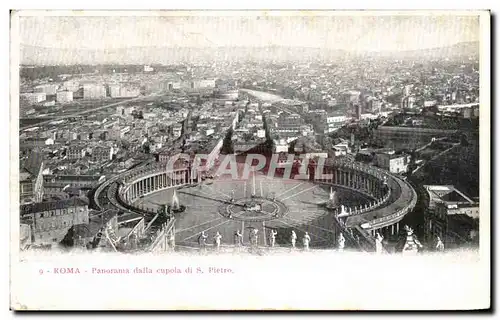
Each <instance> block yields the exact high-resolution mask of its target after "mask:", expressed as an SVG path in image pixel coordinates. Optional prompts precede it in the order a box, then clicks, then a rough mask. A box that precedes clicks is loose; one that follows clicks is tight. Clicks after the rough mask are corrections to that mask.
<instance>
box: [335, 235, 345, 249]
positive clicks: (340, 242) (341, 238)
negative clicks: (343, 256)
mask: <svg viewBox="0 0 500 320" xmlns="http://www.w3.org/2000/svg"><path fill="white" fill-rule="evenodd" d="M344 246H345V238H344V235H343V234H342V233H340V234H339V238H338V239H337V249H338V251H339V252H342V251H344Z"/></svg>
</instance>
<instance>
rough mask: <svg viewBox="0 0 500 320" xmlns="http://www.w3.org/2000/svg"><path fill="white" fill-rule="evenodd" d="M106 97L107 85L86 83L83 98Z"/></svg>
mask: <svg viewBox="0 0 500 320" xmlns="http://www.w3.org/2000/svg"><path fill="white" fill-rule="evenodd" d="M104 98H106V87H104V86H103V85H100V84H90V83H88V84H84V85H83V99H88V100H90V99H104Z"/></svg>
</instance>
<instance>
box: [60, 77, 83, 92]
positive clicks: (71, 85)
mask: <svg viewBox="0 0 500 320" xmlns="http://www.w3.org/2000/svg"><path fill="white" fill-rule="evenodd" d="M62 88H63V90H65V91H71V92H76V91H78V89H80V83H79V82H78V81H75V80H68V81H64V82H63V85H62Z"/></svg>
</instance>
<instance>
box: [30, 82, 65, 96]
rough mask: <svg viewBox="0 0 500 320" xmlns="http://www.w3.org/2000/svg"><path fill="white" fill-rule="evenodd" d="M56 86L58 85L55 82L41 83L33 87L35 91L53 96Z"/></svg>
mask: <svg viewBox="0 0 500 320" xmlns="http://www.w3.org/2000/svg"><path fill="white" fill-rule="evenodd" d="M58 88H59V86H58V85H56V84H42V85H39V86H36V87H35V92H38V93H41V92H43V93H45V94H46V95H48V96H53V95H55V94H56V92H57V89H58Z"/></svg>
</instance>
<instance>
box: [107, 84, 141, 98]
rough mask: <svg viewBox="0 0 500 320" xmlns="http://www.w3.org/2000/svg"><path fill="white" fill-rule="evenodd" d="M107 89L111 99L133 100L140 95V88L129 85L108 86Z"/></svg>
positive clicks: (135, 85)
mask: <svg viewBox="0 0 500 320" xmlns="http://www.w3.org/2000/svg"><path fill="white" fill-rule="evenodd" d="M108 89H109V96H110V97H111V98H134V97H137V96H139V95H140V94H141V88H140V86H139V85H137V84H131V83H119V84H109V85H108Z"/></svg>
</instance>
